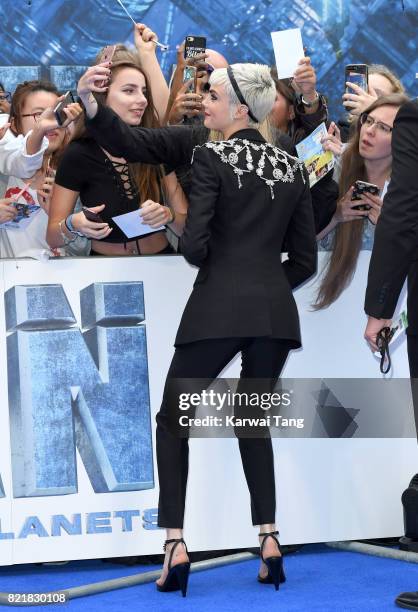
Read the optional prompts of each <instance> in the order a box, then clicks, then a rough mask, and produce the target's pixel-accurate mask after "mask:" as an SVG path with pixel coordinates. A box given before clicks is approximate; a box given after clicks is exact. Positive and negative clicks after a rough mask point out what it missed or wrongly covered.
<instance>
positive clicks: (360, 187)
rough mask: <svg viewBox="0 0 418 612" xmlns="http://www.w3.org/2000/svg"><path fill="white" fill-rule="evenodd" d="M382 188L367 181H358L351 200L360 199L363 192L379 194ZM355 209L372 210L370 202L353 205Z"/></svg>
mask: <svg viewBox="0 0 418 612" xmlns="http://www.w3.org/2000/svg"><path fill="white" fill-rule="evenodd" d="M379 192H380V189H379V187H378V186H377V185H374V184H373V183H366V181H356V182H355V183H354V190H353V195H352V196H351V200H354V201H355V200H360V198H361V195H362V194H363V193H371V194H372V195H379ZM351 208H352V209H353V210H370V208H371V206H369V205H368V204H358V205H357V206H352V207H351Z"/></svg>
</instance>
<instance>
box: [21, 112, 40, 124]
mask: <svg viewBox="0 0 418 612" xmlns="http://www.w3.org/2000/svg"><path fill="white" fill-rule="evenodd" d="M43 112H44V111H38V112H36V113H26V114H25V115H20V116H21V117H22V118H23V117H33V120H34V121H35V123H37V122H38V121H39V117H40V116H41V115H42V113H43Z"/></svg>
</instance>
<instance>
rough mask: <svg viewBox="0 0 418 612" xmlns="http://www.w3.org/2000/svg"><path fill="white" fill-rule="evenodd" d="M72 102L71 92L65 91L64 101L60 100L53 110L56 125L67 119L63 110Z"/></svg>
mask: <svg viewBox="0 0 418 612" xmlns="http://www.w3.org/2000/svg"><path fill="white" fill-rule="evenodd" d="M73 102H74V96H73V94H72V93H71V91H67V93H66V94H65V98H64V100H61V102H59V103H58V104H57V106H56V107H55V108H54V114H55V118H56V120H57V123H58V125H62V124H63V123H64V121H65V120H66V119H67V115H66V114H65V113H64V112H63V110H64V108H66V107H67V106H68V105H69V104H72V103H73Z"/></svg>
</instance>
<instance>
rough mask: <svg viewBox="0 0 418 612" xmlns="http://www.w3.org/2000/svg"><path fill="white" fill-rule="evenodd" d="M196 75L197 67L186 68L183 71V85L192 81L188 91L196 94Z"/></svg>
mask: <svg viewBox="0 0 418 612" xmlns="http://www.w3.org/2000/svg"><path fill="white" fill-rule="evenodd" d="M196 74H197V70H196V67H195V66H186V67H185V69H184V71H183V83H186V81H192V82H191V83H190V85H189V89H188V91H189V92H190V93H196Z"/></svg>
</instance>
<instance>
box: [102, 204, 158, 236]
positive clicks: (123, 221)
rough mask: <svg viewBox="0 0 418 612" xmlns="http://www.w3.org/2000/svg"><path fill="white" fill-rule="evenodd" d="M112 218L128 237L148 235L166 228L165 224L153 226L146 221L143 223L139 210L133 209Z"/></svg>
mask: <svg viewBox="0 0 418 612" xmlns="http://www.w3.org/2000/svg"><path fill="white" fill-rule="evenodd" d="M112 220H113V221H114V222H115V223H116V225H118V226H119V227H120V229H121V230H122V232H123V233H124V234H125V236H126V237H127V238H137V237H138V236H146V235H147V234H152V233H153V232H159V231H160V230H163V229H164V228H165V225H161V226H160V227H157V228H153V227H150V226H149V225H147V224H146V223H142V217H140V215H139V210H133V211H132V212H129V213H125V214H124V215H117V216H116V217H112Z"/></svg>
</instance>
